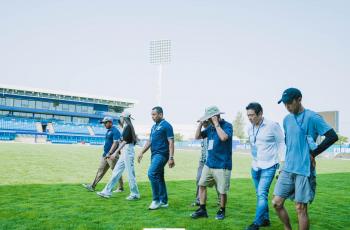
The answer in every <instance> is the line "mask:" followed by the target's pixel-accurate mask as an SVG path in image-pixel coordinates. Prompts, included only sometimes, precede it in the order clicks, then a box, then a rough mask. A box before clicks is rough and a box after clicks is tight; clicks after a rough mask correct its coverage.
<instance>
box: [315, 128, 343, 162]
mask: <svg viewBox="0 0 350 230" xmlns="http://www.w3.org/2000/svg"><path fill="white" fill-rule="evenodd" d="M324 136H325V139H324V140H323V141H322V142H321V143H320V144H319V145H318V146H317V148H316V149H315V150H313V151H311V155H312V156H313V157H314V158H315V157H316V156H318V155H320V154H321V153H322V152H323V151H325V150H326V149H328V148H329V147H330V146H331V145H333V144H334V143H335V142H336V141H338V135H337V134H336V132H335V131H334V129H331V130H329V131H328V132H326V133H325V134H324Z"/></svg>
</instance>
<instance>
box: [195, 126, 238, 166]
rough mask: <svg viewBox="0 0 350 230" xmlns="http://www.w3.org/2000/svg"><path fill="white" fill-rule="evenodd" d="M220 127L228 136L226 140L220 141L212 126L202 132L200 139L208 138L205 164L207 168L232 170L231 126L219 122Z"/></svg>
mask: <svg viewBox="0 0 350 230" xmlns="http://www.w3.org/2000/svg"><path fill="white" fill-rule="evenodd" d="M219 124H220V127H221V128H222V129H223V130H224V131H225V133H226V134H227V135H228V140H226V141H221V140H220V138H219V136H218V134H217V132H216V129H215V127H214V126H212V125H210V126H209V127H208V128H206V129H205V130H203V131H202V133H201V136H202V138H208V140H207V142H208V158H207V161H206V162H205V164H206V165H207V166H208V167H209V168H214V169H228V170H232V136H233V127H232V124H230V123H228V122H226V121H224V120H221V121H220V122H219Z"/></svg>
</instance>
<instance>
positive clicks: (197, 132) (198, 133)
mask: <svg viewBox="0 0 350 230" xmlns="http://www.w3.org/2000/svg"><path fill="white" fill-rule="evenodd" d="M202 127H203V122H199V124H198V127H197V130H196V134H195V137H194V138H195V139H196V140H199V139H203V137H202V135H201V133H202Z"/></svg>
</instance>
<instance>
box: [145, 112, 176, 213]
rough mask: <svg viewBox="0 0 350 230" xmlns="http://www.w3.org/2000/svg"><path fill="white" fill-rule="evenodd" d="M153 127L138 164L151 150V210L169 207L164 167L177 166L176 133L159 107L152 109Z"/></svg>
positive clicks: (149, 174)
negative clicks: (175, 159) (175, 157)
mask: <svg viewBox="0 0 350 230" xmlns="http://www.w3.org/2000/svg"><path fill="white" fill-rule="evenodd" d="M152 119H153V121H154V122H155V124H154V125H153V127H152V130H151V135H150V139H149V140H148V141H147V143H146V145H145V146H144V148H143V150H142V151H141V152H140V153H139V155H138V162H139V163H140V162H141V159H142V156H143V154H144V153H145V152H147V150H148V149H149V148H151V153H152V156H151V165H150V167H149V170H148V178H149V180H150V182H151V186H152V203H151V205H150V206H149V209H150V210H155V209H158V208H167V207H168V194H167V190H166V185H165V180H164V167H165V165H166V164H167V163H168V165H169V167H170V168H173V167H174V166H175V161H174V132H173V127H172V126H171V125H170V124H169V123H168V122H167V121H166V120H164V119H163V109H162V108H161V107H159V106H157V107H154V108H153V109H152Z"/></svg>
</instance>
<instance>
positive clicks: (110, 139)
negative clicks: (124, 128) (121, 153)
mask: <svg viewBox="0 0 350 230" xmlns="http://www.w3.org/2000/svg"><path fill="white" fill-rule="evenodd" d="M100 123H103V124H104V126H105V127H106V129H107V133H106V139H105V144H104V146H103V154H102V157H101V161H100V166H99V167H98V170H97V173H96V177H95V179H94V181H93V182H92V184H83V186H84V187H85V188H86V189H87V190H89V191H91V192H93V191H95V188H96V185H97V183H98V182H100V180H101V179H102V178H103V176H104V175H105V174H106V172H107V170H108V169H109V168H111V169H112V170H113V169H114V166H115V164H116V163H117V159H113V160H111V159H109V158H107V156H109V155H112V154H113V153H114V151H115V150H116V149H117V147H118V144H119V141H120V139H121V135H120V132H119V130H118V129H117V127H115V126H114V125H113V118H112V117H104V118H103V120H102V121H101V122H100Z"/></svg>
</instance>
